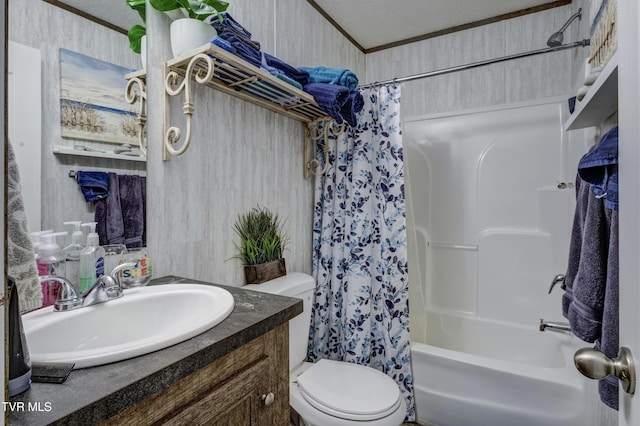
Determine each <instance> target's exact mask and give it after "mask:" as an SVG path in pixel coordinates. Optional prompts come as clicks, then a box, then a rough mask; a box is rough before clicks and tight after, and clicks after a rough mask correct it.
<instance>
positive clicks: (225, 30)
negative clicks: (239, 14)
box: [211, 12, 260, 50]
mask: <svg viewBox="0 0 640 426" xmlns="http://www.w3.org/2000/svg"><path fill="white" fill-rule="evenodd" d="M222 16H223V18H224V19H223V21H222V22H220V21H218V20H217V19H213V20H212V22H211V26H213V28H215V29H216V31H217V32H218V35H219V36H222V37H223V38H225V39H226V37H227V36H232V35H233V36H236V37H237V38H238V39H240V40H242V41H243V42H244V43H245V44H246V45H248V46H251V47H252V48H254V49H256V50H260V43H259V42H257V41H255V40H251V33H250V32H249V31H247V30H246V29H245V28H244V27H243V26H242V25H240V24H239V23H238V22H236V20H235V19H233V18H232V17H231V15H229V14H228V13H226V12H225V13H223V14H222Z"/></svg>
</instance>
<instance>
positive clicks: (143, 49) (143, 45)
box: [140, 35, 147, 70]
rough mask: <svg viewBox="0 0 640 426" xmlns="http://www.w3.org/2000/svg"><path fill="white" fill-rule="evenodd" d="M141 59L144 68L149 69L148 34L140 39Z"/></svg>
mask: <svg viewBox="0 0 640 426" xmlns="http://www.w3.org/2000/svg"><path fill="white" fill-rule="evenodd" d="M140 60H141V61H142V69H143V70H146V69H147V36H146V35H145V36H142V38H141V39H140Z"/></svg>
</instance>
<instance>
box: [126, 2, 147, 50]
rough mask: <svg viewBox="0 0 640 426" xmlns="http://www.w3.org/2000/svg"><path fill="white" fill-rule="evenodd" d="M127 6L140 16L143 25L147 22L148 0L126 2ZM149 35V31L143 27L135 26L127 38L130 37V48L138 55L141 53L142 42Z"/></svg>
mask: <svg viewBox="0 0 640 426" xmlns="http://www.w3.org/2000/svg"><path fill="white" fill-rule="evenodd" d="M126 2H127V5H129V7H130V8H131V9H133V10H135V11H136V12H138V15H140V18H141V19H142V22H143V23H146V22H147V17H146V12H147V9H146V0H126ZM146 34H147V29H146V28H145V27H143V26H142V25H137V24H136V25H134V26H133V27H131V28H130V29H129V32H128V33H127V36H128V37H129V47H130V48H131V50H133V51H134V52H136V53H140V41H141V40H142V37H143V36H145V35H146Z"/></svg>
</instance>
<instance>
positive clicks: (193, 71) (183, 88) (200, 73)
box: [162, 53, 215, 159]
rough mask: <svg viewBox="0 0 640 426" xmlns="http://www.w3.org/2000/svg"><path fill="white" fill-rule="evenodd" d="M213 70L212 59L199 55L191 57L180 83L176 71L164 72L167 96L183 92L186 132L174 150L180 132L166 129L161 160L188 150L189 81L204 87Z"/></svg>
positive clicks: (193, 110)
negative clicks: (180, 143) (192, 80)
mask: <svg viewBox="0 0 640 426" xmlns="http://www.w3.org/2000/svg"><path fill="white" fill-rule="evenodd" d="M214 68H215V66H214V61H213V59H212V58H211V57H210V56H209V55H206V54H204V53H200V54H197V55H195V56H193V57H192V58H191V60H190V61H189V64H188V65H187V69H186V72H185V74H184V78H183V79H182V81H180V74H179V73H177V72H176V71H173V70H171V71H169V70H168V69H167V70H166V71H165V73H166V76H165V80H164V86H165V91H166V92H167V94H168V95H169V96H178V95H180V94H181V93H182V92H184V103H183V104H182V112H183V113H184V116H185V120H186V131H185V134H184V139H183V141H182V145H181V146H180V147H179V148H174V147H175V146H176V145H177V143H178V142H179V141H180V139H181V138H182V130H181V129H180V128H178V127H176V126H170V127H169V128H167V129H166V131H165V134H164V143H163V156H162V157H163V159H166V158H167V157H166V155H165V153H166V152H168V153H169V154H171V155H182V154H184V153H185V151H186V150H187V148H189V144H190V143H191V133H192V132H191V130H192V129H191V127H192V123H191V121H192V119H193V113H194V112H195V108H194V106H193V102H192V101H191V79H192V78H193V79H194V80H195V81H196V82H197V83H199V84H202V85H205V84H207V83H208V82H209V81H210V80H211V78H212V77H213V75H214ZM165 116H166V114H165Z"/></svg>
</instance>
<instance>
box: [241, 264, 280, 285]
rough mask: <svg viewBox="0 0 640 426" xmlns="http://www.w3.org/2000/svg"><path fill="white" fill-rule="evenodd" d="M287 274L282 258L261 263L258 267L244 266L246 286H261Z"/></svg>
mask: <svg viewBox="0 0 640 426" xmlns="http://www.w3.org/2000/svg"><path fill="white" fill-rule="evenodd" d="M286 274H287V267H286V265H285V262H284V258H280V259H277V260H272V261H271V262H267V263H261V264H260V265H245V267H244V277H245V278H246V280H247V284H262V283H263V282H265V281H269V280H272V279H274V278H278V277H281V276H283V275H286Z"/></svg>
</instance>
